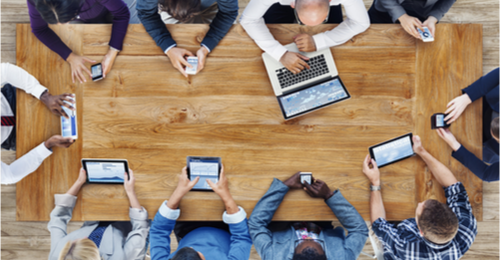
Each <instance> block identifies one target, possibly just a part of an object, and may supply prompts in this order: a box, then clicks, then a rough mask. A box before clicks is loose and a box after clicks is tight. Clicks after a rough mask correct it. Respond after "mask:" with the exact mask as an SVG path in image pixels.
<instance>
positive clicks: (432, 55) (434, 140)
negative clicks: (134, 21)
mask: <svg viewBox="0 0 500 260" xmlns="http://www.w3.org/2000/svg"><path fill="white" fill-rule="evenodd" d="M334 26H335V25H323V26H319V27H316V28H314V29H311V28H309V27H300V26H296V25H273V26H270V29H271V32H272V33H273V34H274V35H275V36H276V38H277V39H278V40H279V41H280V42H282V43H289V42H291V37H292V36H293V35H295V34H297V33H300V32H310V33H316V32H319V31H324V30H327V29H331V28H332V27H334ZM57 29H59V30H66V31H65V32H64V33H65V34H67V35H71V36H72V38H71V39H63V41H65V42H68V43H69V45H70V47H71V48H73V50H74V51H75V52H76V53H79V54H82V55H85V56H88V57H91V58H94V59H96V60H100V59H101V58H102V55H104V53H105V51H106V50H107V45H106V44H107V41H108V40H109V34H110V29H111V27H110V26H108V25H67V26H66V27H61V28H57ZM128 30H129V31H128V34H127V37H126V38H125V42H124V49H123V51H122V52H121V53H120V55H119V56H118V58H117V59H116V62H115V65H114V68H113V70H112V71H111V73H110V74H109V75H108V76H107V78H106V79H105V80H102V81H99V82H87V83H85V84H72V83H71V79H70V73H69V65H67V64H66V63H65V62H64V61H62V60H61V59H60V58H59V57H58V56H57V54H54V53H52V52H50V51H49V50H48V49H47V48H46V47H45V46H43V45H42V44H41V43H40V42H38V41H37V40H36V38H35V37H34V35H32V34H31V33H30V29H29V25H19V26H18V40H17V44H18V50H17V53H18V65H19V66H21V67H23V68H25V69H27V70H28V71H29V72H30V73H32V74H33V75H34V76H35V77H37V78H38V79H39V80H40V81H41V83H42V84H44V85H45V86H48V87H49V89H50V91H51V92H52V93H56V94H57V93H58V92H60V93H62V92H66V91H70V92H75V93H77V102H78V113H79V114H78V117H79V133H80V134H81V136H80V139H79V140H78V141H77V143H75V144H74V145H73V146H72V147H71V148H70V149H67V150H55V152H54V154H53V155H52V156H51V157H49V159H47V160H46V161H45V162H44V164H43V166H42V167H41V168H40V169H39V170H38V173H37V174H32V175H30V176H28V177H27V178H26V179H25V180H23V182H21V183H19V184H18V185H19V186H18V187H20V188H19V189H17V190H18V194H17V195H18V196H17V219H18V220H48V218H49V213H50V211H51V210H52V207H53V194H54V193H62V192H65V191H66V190H67V189H68V188H69V186H70V185H71V183H72V182H73V181H74V180H75V179H76V177H77V175H78V168H79V165H80V163H79V160H80V158H82V157H86V158H89V157H91V158H126V159H128V160H129V162H130V167H131V168H132V169H133V170H134V172H135V173H136V175H137V181H136V192H137V195H138V197H139V200H140V202H141V204H143V205H144V206H145V207H146V208H147V209H148V211H149V212H150V216H153V214H155V212H156V211H157V209H158V207H159V205H160V204H161V202H162V201H163V200H165V199H168V197H169V196H170V194H171V193H172V191H173V189H174V188H175V185H176V184H177V174H179V172H180V169H181V168H182V167H183V166H184V164H185V157H186V156H188V155H203V156H221V157H222V160H223V163H224V164H225V166H226V171H227V174H228V178H229V188H230V190H231V192H232V194H233V196H234V197H235V200H236V201H237V203H238V204H239V205H241V206H243V207H244V208H245V209H246V211H247V213H248V214H250V213H251V210H252V208H253V207H254V206H255V203H256V202H257V201H258V199H259V198H260V197H261V196H262V195H263V194H264V193H265V192H266V190H267V189H268V187H269V185H270V183H271V181H272V178H273V177H276V178H279V179H281V180H284V179H286V178H287V177H288V176H290V175H291V174H293V173H295V172H297V171H312V172H313V174H314V176H315V177H316V178H320V179H323V180H325V181H326V182H327V183H328V184H329V185H330V186H331V187H332V188H338V189H340V191H341V192H342V193H343V194H344V196H345V197H346V198H347V199H348V200H349V201H350V202H351V203H352V204H353V205H354V206H355V207H356V208H357V209H358V211H359V212H360V213H361V214H362V216H363V217H364V218H365V219H368V217H369V208H368V203H369V202H368V199H369V192H368V181H367V179H366V178H365V177H364V175H363V174H362V172H361V163H362V160H363V158H364V156H365V155H366V154H367V153H368V147H369V146H371V145H373V144H376V143H379V142H382V141H384V140H387V139H390V138H393V137H395V136H398V135H401V134H404V133H408V132H414V133H415V134H419V135H421V136H422V139H423V141H424V145H425V146H426V148H427V149H428V150H429V151H430V152H431V154H433V155H434V156H436V157H437V158H438V159H439V160H440V161H442V162H443V163H445V164H446V165H447V166H450V168H451V169H452V171H453V172H454V173H455V174H457V177H458V178H459V180H460V181H462V182H464V184H465V185H466V187H467V190H468V192H469V196H470V197H471V202H472V201H473V207H474V211H475V214H476V217H477V218H478V220H481V219H482V186H481V181H480V180H479V179H477V178H475V177H473V175H472V174H471V173H470V172H469V171H468V170H467V169H466V168H464V167H463V166H461V165H460V164H459V163H456V162H453V161H452V159H450V156H449V153H450V151H449V148H447V146H446V144H444V142H442V141H441V140H439V137H438V136H437V134H436V133H434V132H432V131H431V130H430V124H429V120H430V119H429V118H430V116H431V115H432V114H433V113H436V112H443V111H444V108H445V107H446V103H447V102H448V101H449V100H451V99H452V98H453V97H455V96H457V95H458V94H459V93H460V89H461V88H463V87H465V86H467V85H468V84H470V83H472V82H473V81H474V80H476V79H477V78H479V77H480V76H481V70H482V57H481V56H482V55H481V53H482V50H481V49H473V48H468V47H466V46H469V44H470V42H473V43H474V45H475V46H476V45H478V46H481V43H482V27H481V26H480V25H455V24H439V25H438V26H437V30H438V35H439V37H436V41H435V42H433V43H420V42H416V41H415V40H414V39H413V38H411V37H409V36H408V35H407V34H406V33H405V32H404V31H403V30H402V29H401V27H400V26H399V25H372V26H371V27H370V29H368V30H367V31H366V32H365V33H363V34H361V35H359V36H356V37H354V38H353V39H352V40H351V41H349V42H348V43H346V44H344V45H342V46H339V47H334V48H331V50H332V53H333V55H334V58H335V62H336V64H337V67H338V71H339V75H340V77H341V78H342V79H343V81H344V83H345V85H346V87H347V89H348V90H349V91H350V92H351V94H352V98H351V99H350V100H348V101H344V102H341V103H338V104H336V105H333V106H330V107H328V108H325V109H322V110H319V111H316V112H314V113H311V114H308V115H306V116H302V117H299V118H297V119H294V120H290V121H284V120H283V117H282V115H281V111H280V110H279V106H278V103H277V101H276V98H275V97H274V95H273V92H272V89H271V86H270V84H269V80H268V78H267V75H266V72H265V68H264V65H263V62H262V59H261V56H260V55H261V53H262V51H261V50H260V49H259V48H258V47H257V46H256V45H255V44H254V42H253V41H252V40H251V39H250V38H249V37H248V36H247V35H246V33H245V32H244V30H243V29H242V28H241V26H239V25H235V26H233V28H232V29H231V31H230V32H229V34H228V36H227V37H225V38H224V39H223V40H222V41H221V43H220V44H219V46H218V47H217V48H216V49H215V50H214V51H213V52H212V53H211V54H210V56H209V58H208V59H207V64H206V68H205V69H204V70H203V71H202V72H201V73H200V74H198V75H195V76H190V77H189V78H187V79H186V78H184V77H183V76H182V75H181V74H180V73H178V72H177V71H176V70H174V69H173V68H172V66H171V64H170V62H169V61H168V58H167V57H166V56H165V55H164V54H163V53H162V52H161V50H160V48H159V47H157V46H156V45H155V44H154V42H153V40H152V39H151V38H150V37H149V35H148V34H147V33H146V32H145V30H144V28H143V26H142V25H130V26H129V29H128ZM169 30H170V31H171V32H172V34H173V37H174V39H176V41H177V43H178V44H179V46H180V47H186V48H187V49H189V50H191V51H194V50H196V49H197V48H199V42H200V41H201V39H202V37H203V35H204V33H205V32H206V31H207V30H208V27H207V26H205V25H169ZM58 32H59V33H63V31H58ZM187 32H189V34H188V33H187ZM26 46H31V47H29V48H27V47H26ZM34 51H37V55H34V54H35V52H34ZM455 52H457V53H458V54H455ZM452 54H453V55H452ZM35 57H36V58H35ZM40 64H44V65H43V66H40ZM47 64H48V65H47ZM47 70H50V71H57V72H58V73H57V74H55V73H47ZM19 98H20V100H22V102H19V103H21V104H22V105H20V106H19V107H18V111H23V112H20V113H19V114H18V115H19V118H20V119H21V120H23V121H22V124H24V127H23V128H18V136H23V137H25V138H24V139H23V140H24V141H21V142H19V143H18V154H23V153H25V152H27V151H28V150H30V149H31V148H33V147H34V146H36V145H37V144H38V143H40V142H41V141H42V140H45V139H46V138H48V137H50V135H52V134H55V133H59V131H60V130H59V123H58V118H56V117H54V116H53V115H51V114H50V113H49V111H46V110H43V107H42V105H41V104H40V103H39V102H38V103H37V101H36V100H33V99H32V98H31V99H32V101H31V102H29V99H30V97H28V96H27V95H26V94H25V93H19ZM34 109H37V110H36V111H37V113H32V112H31V111H32V110H34ZM480 111H481V106H480V104H479V102H475V103H474V104H472V105H471V106H470V108H468V110H467V112H466V113H465V114H464V115H463V116H462V117H463V118H461V119H460V120H459V121H457V122H456V123H455V124H454V126H452V131H454V133H455V135H456V136H457V138H459V139H460V140H461V141H462V143H463V144H464V145H465V146H467V147H468V148H470V150H471V151H473V152H474V153H476V154H477V155H480V152H481V151H480V149H479V148H480V146H481V144H480V139H479V137H480V131H481V126H480V124H479V123H478V122H480V120H481V114H480V113H481V112H480ZM28 112H31V114H29V115H23V117H21V113H28ZM465 121H467V122H468V124H467V125H466V124H465ZM471 122H472V123H471ZM473 122H475V123H473ZM49 123H50V124H49ZM20 124H21V122H20ZM42 128H43V129H42ZM32 129H42V131H32ZM48 132H50V133H48ZM63 162H71V163H63ZM381 173H382V182H383V186H384V187H383V196H384V201H385V206H386V210H387V217H388V219H391V220H402V219H405V218H409V217H413V216H414V211H415V207H416V203H417V202H418V201H421V200H423V199H426V198H438V199H441V200H442V199H443V197H442V193H443V192H442V189H440V188H439V187H437V186H436V184H435V183H434V182H433V181H432V178H431V174H430V173H429V172H428V171H427V170H426V169H425V165H424V164H423V162H422V161H421V160H420V158H418V157H417V156H415V157H412V158H410V159H408V160H404V161H402V162H400V163H397V164H394V165H391V166H387V167H384V168H382V169H381ZM42 187H43V188H42ZM27 189H36V190H37V195H36V197H34V198H33V196H32V195H33V193H29V194H27V193H21V192H20V191H21V190H27ZM180 207H181V209H182V212H183V214H182V215H181V219H183V220H220V219H221V217H222V212H223V209H224V207H223V204H222V202H221V201H220V200H219V198H218V197H217V196H216V195H215V194H213V193H200V192H191V193H189V194H188V195H186V197H185V198H184V199H183V201H182V203H181V206H180ZM127 208H128V202H127V199H126V195H125V192H124V190H123V188H122V186H120V185H86V186H84V187H83V189H82V191H81V193H80V195H79V200H78V204H77V210H76V213H77V214H75V215H74V216H73V220H126V219H128V214H127V212H128V211H127ZM334 218H335V216H334V215H333V214H332V212H331V211H330V209H329V208H328V207H327V206H326V205H325V204H324V202H323V201H321V200H318V199H312V198H309V197H308V196H307V195H306V194H305V193H304V192H302V191H292V192H290V193H289V194H287V196H286V197H285V200H284V202H283V204H282V205H281V206H280V208H279V209H278V211H277V212H276V214H275V220H331V219H334Z"/></svg>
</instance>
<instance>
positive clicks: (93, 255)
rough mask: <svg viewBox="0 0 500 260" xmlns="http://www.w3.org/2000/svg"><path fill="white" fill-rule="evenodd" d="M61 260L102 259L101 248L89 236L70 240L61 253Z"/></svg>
mask: <svg viewBox="0 0 500 260" xmlns="http://www.w3.org/2000/svg"><path fill="white" fill-rule="evenodd" d="M59 260H101V256H100V255H99V249H98V248H97V246H96V245H95V243H94V242H92V240H90V239H88V238H84V239H78V240H75V241H68V243H66V245H65V246H64V247H63V249H62V250H61V253H60V254H59Z"/></svg>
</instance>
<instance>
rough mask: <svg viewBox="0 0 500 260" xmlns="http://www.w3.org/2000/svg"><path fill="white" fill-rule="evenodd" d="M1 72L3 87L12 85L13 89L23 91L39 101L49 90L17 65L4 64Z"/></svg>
mask: <svg viewBox="0 0 500 260" xmlns="http://www.w3.org/2000/svg"><path fill="white" fill-rule="evenodd" d="M1 70H2V71H1V73H0V77H1V80H0V81H1V82H2V84H1V85H2V86H3V85H4V84H7V83H8V84H11V85H12V86H13V87H16V88H18V89H22V90H24V91H26V93H28V94H31V95H33V96H34V97H36V98H38V99H40V96H41V95H42V94H43V92H45V90H47V88H46V87H44V86H42V85H41V84H40V82H38V80H37V79H36V78H35V77H33V76H32V75H31V74H29V73H28V72H27V71H25V70H24V69H22V68H20V67H18V66H16V65H12V64H9V63H2V64H1Z"/></svg>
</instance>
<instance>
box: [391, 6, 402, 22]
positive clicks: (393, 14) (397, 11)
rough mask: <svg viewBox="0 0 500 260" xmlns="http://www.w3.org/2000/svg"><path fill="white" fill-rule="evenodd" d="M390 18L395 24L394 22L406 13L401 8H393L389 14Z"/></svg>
mask: <svg viewBox="0 0 500 260" xmlns="http://www.w3.org/2000/svg"><path fill="white" fill-rule="evenodd" d="M389 13H390V15H391V18H392V22H393V23H396V21H397V20H398V19H399V17H401V16H402V15H404V14H406V11H405V9H404V8H403V7H401V6H398V7H396V8H394V9H393V10H392V11H391V12H389Z"/></svg>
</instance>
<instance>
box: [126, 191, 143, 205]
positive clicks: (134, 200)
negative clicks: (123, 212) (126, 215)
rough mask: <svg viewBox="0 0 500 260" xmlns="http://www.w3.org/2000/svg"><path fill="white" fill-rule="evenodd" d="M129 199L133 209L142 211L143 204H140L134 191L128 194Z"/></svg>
mask: <svg viewBox="0 0 500 260" xmlns="http://www.w3.org/2000/svg"><path fill="white" fill-rule="evenodd" d="M127 197H128V200H129V202H130V207H131V208H135V209H142V206H141V203H139V200H138V199H137V196H136V195H135V192H134V191H131V192H127Z"/></svg>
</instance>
